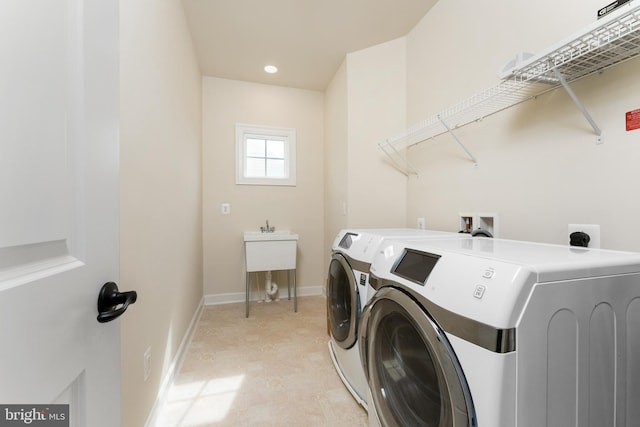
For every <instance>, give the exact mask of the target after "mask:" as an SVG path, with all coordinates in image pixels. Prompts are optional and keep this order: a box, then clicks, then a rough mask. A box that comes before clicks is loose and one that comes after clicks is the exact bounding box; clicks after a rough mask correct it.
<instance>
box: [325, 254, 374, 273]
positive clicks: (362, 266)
mask: <svg viewBox="0 0 640 427" xmlns="http://www.w3.org/2000/svg"><path fill="white" fill-rule="evenodd" d="M335 254H340V255H342V256H343V257H345V258H346V260H347V262H348V263H349V265H350V266H351V268H352V269H353V270H357V271H360V272H362V273H369V270H371V263H370V262H364V261H360V260H357V259H355V258H352V257H350V256H349V255H347V254H345V253H344V252H342V251H332V252H331V255H332V256H333V255H335Z"/></svg>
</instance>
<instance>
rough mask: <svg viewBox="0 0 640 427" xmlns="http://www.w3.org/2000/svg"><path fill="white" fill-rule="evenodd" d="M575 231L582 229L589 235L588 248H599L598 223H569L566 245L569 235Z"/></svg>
mask: <svg viewBox="0 0 640 427" xmlns="http://www.w3.org/2000/svg"><path fill="white" fill-rule="evenodd" d="M576 231H582V232H583V233H587V234H588V235H589V246H588V247H589V248H596V249H599V248H600V225H599V224H569V227H568V232H567V245H568V244H569V236H570V235H571V233H573V232H576Z"/></svg>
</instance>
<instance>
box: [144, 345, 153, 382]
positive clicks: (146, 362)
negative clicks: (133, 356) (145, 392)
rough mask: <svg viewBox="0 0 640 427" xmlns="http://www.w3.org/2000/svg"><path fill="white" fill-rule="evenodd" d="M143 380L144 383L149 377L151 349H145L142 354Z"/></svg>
mask: <svg viewBox="0 0 640 427" xmlns="http://www.w3.org/2000/svg"><path fill="white" fill-rule="evenodd" d="M143 357H144V363H143V365H144V380H145V382H146V381H147V380H148V379H149V375H151V347H147V350H146V351H145V352H144V356H143Z"/></svg>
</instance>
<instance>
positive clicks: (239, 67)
mask: <svg viewBox="0 0 640 427" xmlns="http://www.w3.org/2000/svg"><path fill="white" fill-rule="evenodd" d="M436 1H437V0H183V3H184V6H185V11H186V15H187V20H188V22H189V26H190V29H191V34H192V37H193V42H194V46H195V49H196V53H197V56H198V61H199V63H200V69H201V71H202V74H204V75H206V76H214V77H221V78H227V79H234V80H243V81H250V82H258V83H265V84H272V85H279V86H290V87H295V88H300V89H310V90H320V91H323V90H324V89H326V87H327V85H328V84H329V82H330V81H331V79H332V78H333V76H334V74H335V72H336V71H337V69H338V67H340V64H341V63H342V61H343V60H344V57H345V55H346V54H347V53H350V52H354V51H357V50H360V49H364V48H367V47H370V46H374V45H376V44H379V43H383V42H386V41H389V40H393V39H396V38H398V37H402V36H405V35H407V34H408V33H409V31H411V29H412V28H413V27H414V26H415V25H416V24H417V23H418V21H420V19H422V17H423V16H424V15H425V14H426V13H427V12H428V11H429V9H431V7H432V6H433V5H434V4H435V3H436ZM267 64H273V65H275V66H277V67H278V69H279V71H278V73H276V74H267V73H265V71H264V70H263V68H264V66H265V65H267Z"/></svg>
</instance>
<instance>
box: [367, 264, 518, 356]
mask: <svg viewBox="0 0 640 427" xmlns="http://www.w3.org/2000/svg"><path fill="white" fill-rule="evenodd" d="M369 283H370V284H371V286H372V287H373V288H374V289H375V290H378V289H380V288H383V287H385V286H393V287H396V288H400V289H402V290H403V291H404V292H406V293H407V294H409V296H410V297H411V298H412V299H413V300H414V301H416V302H417V303H418V304H420V305H421V306H422V307H423V308H424V309H425V310H426V311H427V312H428V313H429V314H430V316H431V317H432V318H433V319H434V321H435V322H436V323H437V324H438V325H439V326H440V327H441V328H442V329H443V330H445V331H446V332H448V333H450V334H453V335H455V336H457V337H458V338H461V339H463V340H465V341H468V342H471V343H473V344H476V345H478V346H480V347H482V348H485V349H487V350H490V351H493V352H495V353H510V352H513V351H516V328H508V329H502V328H496V327H494V326H490V325H487V324H485V323H482V322H478V321H477V320H473V319H469V318H468V317H464V316H462V315H460V314H458V313H454V312H452V311H450V310H447V309H445V308H442V307H440V306H439V305H437V304H435V303H433V302H432V301H430V300H429V299H428V298H426V297H425V296H424V295H422V294H420V293H418V292H416V291H414V290H413V289H411V288H409V287H407V286H404V285H403V284H402V283H399V282H396V281H394V280H389V279H381V278H380V277H377V276H375V275H374V274H373V273H371V274H369Z"/></svg>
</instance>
